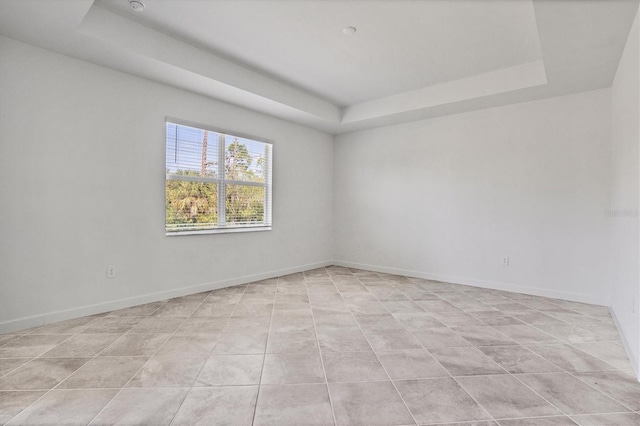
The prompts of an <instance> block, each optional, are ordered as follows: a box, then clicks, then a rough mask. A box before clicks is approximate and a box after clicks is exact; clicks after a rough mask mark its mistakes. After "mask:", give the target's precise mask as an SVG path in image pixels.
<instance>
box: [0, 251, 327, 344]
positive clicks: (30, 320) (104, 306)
mask: <svg viewBox="0 0 640 426" xmlns="http://www.w3.org/2000/svg"><path fill="white" fill-rule="evenodd" d="M330 265H333V262H332V261H330V260H327V261H324V262H318V263H312V264H308V265H300V266H295V267H292V268H286V269H278V270H275V271H268V272H263V273H260V274H254V275H246V276H244V277H239V278H231V279H227V280H222V281H213V282H209V283H204V284H198V285H194V286H189V287H181V288H177V289H173V290H167V291H162V292H158V293H148V294H143V295H140V296H135V297H129V298H126V299H119V300H112V301H110V302H105V303H97V304H94V305H86V306H79V307H76V308H70V309H65V310H61V311H54V312H47V313H44V314H40V315H34V316H30V317H24V318H17V319H13V320H9V321H3V322H0V333H10V332H12V331H18V330H24V329H27V328H31V327H39V326H42V325H45V324H51V323H54V322H59V321H65V320H69V319H74V318H80V317H84V316H87V315H96V314H101V313H103V312H109V311H113V310H116V309H122V308H128V307H131V306H136V305H142V304H144V303H151V302H157V301H160V300H165V299H171V298H173V297H180V296H186V295H188V294H194V293H200V292H203V291H209V290H216V289H219V288H224V287H230V286H234V285H239V284H246V283H250V282H253V281H259V280H264V279H268V278H274V277H278V276H281V275H287V274H294V273H296V272H302V271H306V270H309V269H315V268H323V267H325V266H330Z"/></svg>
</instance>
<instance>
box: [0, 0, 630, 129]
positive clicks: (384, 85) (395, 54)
mask: <svg viewBox="0 0 640 426" xmlns="http://www.w3.org/2000/svg"><path fill="white" fill-rule="evenodd" d="M142 1H143V2H144V4H145V6H146V7H145V9H144V11H143V12H135V11H133V10H132V9H131V8H130V7H129V3H128V0H95V1H93V0H30V1H23V0H3V1H2V2H0V34H2V35H5V36H7V37H11V38H14V39H17V40H21V41H25V42H27V43H31V44H34V45H37V46H41V47H44V48H46V49H50V50H53V51H56V52H60V53H63V54H66V55H70V56H73V57H77V58H80V59H84V60H88V61H90V62H93V63H97V64H100V65H103V66H107V67H111V68H114V69H117V70H120V71H124V72H127V73H131V74H134V75H138V76H141V77H145V78H148V79H151V80H155V81H159V82H161V83H164V84H168V85H171V86H175V87H178V88H182V89H185V90H189V91H192V92H195V93H199V94H202V95H205V96H209V97H212V98H216V99H220V100H223V101H226V102H230V103H233V104H237V105H240V106H243V107H246V108H250V109H253V110H257V111H260V112H263V113H267V114H270V115H273V116H276V117H280V118H283V119H286V120H289V121H293V122H297V123H300V124H303V125H306V126H310V127H313V128H316V129H319V130H322V131H325V132H328V133H332V134H337V133H344V132H348V131H353V130H359V129H365V128H370V127H376V126H382V125H388V124H394V123H400V122H406V121H411V120H416V119H422V118H429V117H435V116H440V115H446V114H453V113H459V112H464V111H471V110H475V109H481V108H488V107H493V106H498V105H505V104H510V103H515V102H523V101H527V100H534V99H540V98H545V97H551V96H559V95H564V94H569V93H575V92H579V91H585V90H593V89H598V88H604V87H610V86H611V83H612V80H613V77H614V75H615V71H616V68H617V65H618V62H619V60H620V57H621V54H622V51H623V49H624V45H625V42H626V39H627V36H628V33H629V30H630V28H631V25H632V23H633V19H634V16H635V12H636V10H637V7H638V1H637V0H599V1H598V0H544V1H543V0H533V1H530V0H440V1H438V0H429V1H401V0H388V1H348V0H344V1H328V0H323V1H287V0H279V1H269V0H258V1H250V0H245V1H237V0H234V1H223V0H217V1H202V0H194V1H192V0H142ZM347 26H354V27H356V28H357V32H356V33H355V34H353V35H346V34H344V33H343V31H342V29H343V28H344V27H347Z"/></svg>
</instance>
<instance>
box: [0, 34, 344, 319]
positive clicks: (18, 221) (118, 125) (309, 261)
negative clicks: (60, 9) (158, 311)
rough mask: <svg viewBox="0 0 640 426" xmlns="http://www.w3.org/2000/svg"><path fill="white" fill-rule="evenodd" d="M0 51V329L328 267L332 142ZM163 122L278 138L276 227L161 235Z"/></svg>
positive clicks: (233, 110) (58, 60)
mask: <svg viewBox="0 0 640 426" xmlns="http://www.w3.org/2000/svg"><path fill="white" fill-rule="evenodd" d="M0 57H2V61H0V93H2V96H0V200H1V202H0V217H1V218H2V220H1V221H0V239H1V240H2V244H0V332H1V331H3V330H10V329H16V328H24V327H27V326H33V325H38V324H41V323H42V322H43V321H54V320H60V319H65V318H69V317H74V316H78V315H84V314H88V313H94V312H98V311H104V310H107V309H112V308H116V307H122V306H127V305H133V304H137V303H142V302H145V301H149V300H157V299H159V298H163V297H171V296H176V295H180V294H185V293H188V292H194V291H197V290H205V289H208V288H213V287H216V286H222V285H229V284H236V283H239V282H243V281H248V280H250V279H256V278H261V277H267V276H273V275H277V274H281V273H286V272H290V271H296V270H301V269H307V268H308V267H310V266H313V265H317V264H326V263H327V262H329V261H330V260H331V258H332V256H331V249H332V243H331V239H332V233H331V230H332V222H331V213H332V210H331V203H332V168H333V167H332V161H333V156H332V150H333V138H332V137H331V136H329V135H326V134H323V133H320V132H317V131H314V130H310V129H306V128H304V127H301V126H297V125H293V124H290V123H287V122H284V121H280V120H277V119H274V118H271V117H267V116H264V115H261V114H257V113H253V112H249V111H247V110H243V109H241V108H237V107H234V106H231V105H228V104H224V103H220V102H216V101H213V100H210V99H206V98H203V97H199V96H196V95H193V94H190V93H186V92H183V91H180V90H176V89H173V88H170V87H167V86H163V85H160V84H156V83H153V82H149V81H146V80H144V79H140V78H136V77H132V76H130V75H126V74H122V73H119V72H116V71H112V70H109V69H106V68H103V67H99V66H95V65H92V64H89V63H86V62H83V61H78V60H75V59H71V58H69V57H66V56H62V55H59V54H55V53H51V52H48V51H46V50H42V49H39V48H35V47H32V46H29V45H26V44H23V43H20V42H16V41H13V40H11V39H7V38H1V37H0ZM165 116H171V117H176V118H181V119H183V120H189V121H192V122H196V123H203V124H207V125H210V126H215V127H220V128H224V129H228V130H232V131H237V132H241V133H245V134H249V135H255V136H258V137H263V138H267V139H271V140H273V141H274V175H273V184H274V190H273V197H274V205H273V230H272V231H270V232H253V233H242V234H226V235H198V236H180V237H166V236H165V233H164V173H165V171H164V152H165V141H164V126H165V124H164V120H165ZM108 264H112V265H115V266H116V272H117V278H115V279H109V280H108V279H106V272H105V268H106V265H108ZM194 286H196V287H194ZM198 286H200V287H198Z"/></svg>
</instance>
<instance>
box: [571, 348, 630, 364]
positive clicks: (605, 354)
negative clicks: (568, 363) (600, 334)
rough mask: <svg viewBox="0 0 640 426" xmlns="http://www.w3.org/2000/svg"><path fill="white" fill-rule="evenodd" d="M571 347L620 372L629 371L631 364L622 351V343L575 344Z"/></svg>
mask: <svg viewBox="0 0 640 426" xmlns="http://www.w3.org/2000/svg"><path fill="white" fill-rule="evenodd" d="M573 346H575V347H576V348H578V349H580V350H581V351H583V352H586V353H588V354H589V355H592V356H594V357H596V358H599V359H601V360H603V361H606V362H607V364H610V365H612V366H614V367H616V368H619V369H621V370H631V369H632V367H631V363H630V362H629V358H628V357H627V352H626V351H625V350H624V346H622V343H616V342H589V343H576V344H574V345H573Z"/></svg>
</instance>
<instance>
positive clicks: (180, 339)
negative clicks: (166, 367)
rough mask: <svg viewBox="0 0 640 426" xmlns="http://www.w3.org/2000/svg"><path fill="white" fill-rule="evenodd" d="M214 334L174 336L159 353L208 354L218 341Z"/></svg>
mask: <svg viewBox="0 0 640 426" xmlns="http://www.w3.org/2000/svg"><path fill="white" fill-rule="evenodd" d="M217 341H218V337H217V335H214V336H178V335H176V336H173V337H171V338H169V340H167V341H166V342H165V343H164V345H162V347H161V348H160V350H159V351H158V355H183V356H189V355H207V354H209V353H210V352H211V350H212V349H213V347H214V346H215V344H216V342H217Z"/></svg>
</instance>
